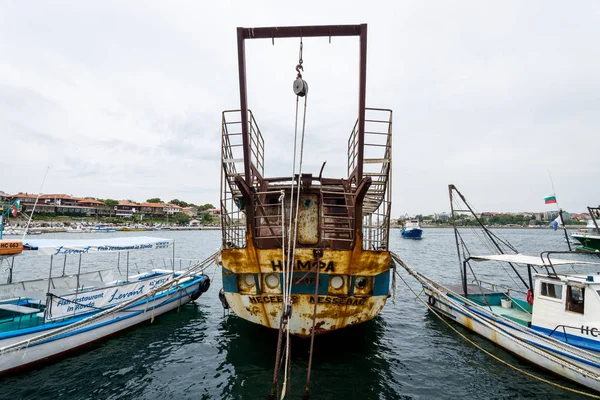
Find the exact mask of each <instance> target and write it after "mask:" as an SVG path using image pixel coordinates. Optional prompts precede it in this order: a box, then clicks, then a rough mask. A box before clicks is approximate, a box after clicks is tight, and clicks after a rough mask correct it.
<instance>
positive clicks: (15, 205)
mask: <svg viewBox="0 0 600 400" xmlns="http://www.w3.org/2000/svg"><path fill="white" fill-rule="evenodd" d="M19 205H20V204H19V200H15V202H14V203H13V204H12V206H11V207H10V212H11V213H12V216H13V217H16V216H17V213H18V212H19Z"/></svg>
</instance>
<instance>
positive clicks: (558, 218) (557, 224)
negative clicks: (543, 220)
mask: <svg viewBox="0 0 600 400" xmlns="http://www.w3.org/2000/svg"><path fill="white" fill-rule="evenodd" d="M555 201H556V200H555ZM559 225H560V215H559V216H558V217H556V218H554V221H552V222H550V223H549V224H548V226H551V227H553V228H554V230H557V229H558V226H559Z"/></svg>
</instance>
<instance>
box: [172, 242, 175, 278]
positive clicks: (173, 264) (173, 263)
mask: <svg viewBox="0 0 600 400" xmlns="http://www.w3.org/2000/svg"><path fill="white" fill-rule="evenodd" d="M171 266H172V267H173V272H175V241H173V260H172V262H171Z"/></svg>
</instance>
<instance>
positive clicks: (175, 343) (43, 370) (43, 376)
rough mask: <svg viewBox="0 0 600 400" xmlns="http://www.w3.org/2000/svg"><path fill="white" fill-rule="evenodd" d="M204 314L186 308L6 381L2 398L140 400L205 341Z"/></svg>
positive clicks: (190, 307) (10, 377)
mask: <svg viewBox="0 0 600 400" xmlns="http://www.w3.org/2000/svg"><path fill="white" fill-rule="evenodd" d="M205 319H206V312H205V311H204V310H202V309H201V308H200V307H198V306H197V305H195V304H193V303H192V304H187V305H185V306H182V307H181V309H180V310H179V312H177V311H173V312H169V313H167V314H164V315H161V316H160V317H158V318H156V319H155V321H154V323H152V324H150V323H143V324H141V325H139V326H137V327H134V328H132V329H130V330H127V331H125V332H123V333H121V334H117V335H115V336H113V337H111V338H109V339H107V340H103V341H102V342H99V343H98V344H96V345H92V346H90V347H87V348H86V349H85V350H83V351H81V352H78V353H77V354H76V355H71V356H67V357H66V358H63V359H61V360H60V361H56V362H54V363H51V364H47V365H44V366H40V367H38V368H37V369H35V370H30V371H26V372H24V373H22V374H19V375H13V376H9V377H7V378H5V379H4V380H3V382H2V383H3V388H4V389H3V393H2V394H1V395H0V398H11V399H28V398H40V397H45V398H57V397H60V398H61V399H84V398H90V399H91V398H139V397H140V396H141V395H143V394H144V393H145V392H146V390H147V388H148V386H149V385H151V383H152V382H153V380H154V379H155V375H156V374H157V373H158V372H161V371H162V370H163V369H165V368H167V367H169V366H170V364H171V363H172V362H173V358H180V356H181V355H180V354H178V351H179V350H180V349H182V348H185V346H186V345H192V344H194V343H196V342H199V341H200V342H201V341H204V340H205V337H206V330H205V329H195V328H193V327H196V328H197V327H198V326H201V325H202V324H203V321H204V320H205Z"/></svg>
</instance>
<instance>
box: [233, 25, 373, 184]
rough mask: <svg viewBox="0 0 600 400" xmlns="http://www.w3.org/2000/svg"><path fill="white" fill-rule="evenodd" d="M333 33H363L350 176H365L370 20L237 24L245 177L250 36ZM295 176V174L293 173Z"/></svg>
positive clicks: (247, 171) (357, 178)
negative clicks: (353, 164) (354, 162)
mask: <svg viewBox="0 0 600 400" xmlns="http://www.w3.org/2000/svg"><path fill="white" fill-rule="evenodd" d="M332 36H360V70H359V85H358V87H359V88H358V155H357V165H356V169H355V170H354V171H353V172H352V174H351V176H349V177H348V179H350V180H352V178H355V184H357V185H358V183H359V182H360V181H361V179H362V177H363V158H364V142H365V107H366V86H367V24H360V25H318V26H285V27H270V28H269V27H266V28H237V42H238V68H239V78H240V110H241V114H242V115H241V117H242V120H241V122H242V145H243V147H244V148H243V152H244V178H245V180H246V182H247V183H248V184H249V185H251V180H250V163H251V160H250V147H249V146H250V137H249V131H248V98H247V88H246V47H245V40H246V39H271V40H273V41H274V40H275V38H305V37H329V38H331V37H332ZM292 179H293V177H292Z"/></svg>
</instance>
